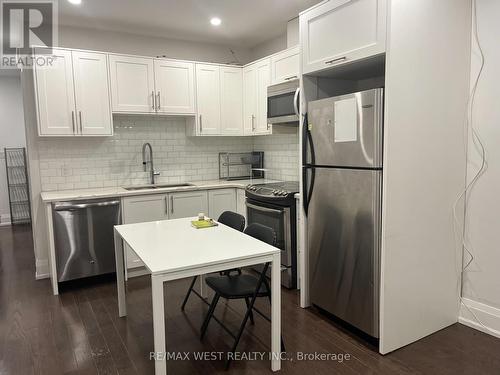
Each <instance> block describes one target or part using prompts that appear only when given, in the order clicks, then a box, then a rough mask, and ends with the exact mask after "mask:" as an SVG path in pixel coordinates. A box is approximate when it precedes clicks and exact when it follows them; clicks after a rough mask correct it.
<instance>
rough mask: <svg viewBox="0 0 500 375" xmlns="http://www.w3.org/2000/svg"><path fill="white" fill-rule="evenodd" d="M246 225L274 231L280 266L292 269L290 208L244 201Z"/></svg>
mask: <svg viewBox="0 0 500 375" xmlns="http://www.w3.org/2000/svg"><path fill="white" fill-rule="evenodd" d="M246 206H247V220H248V224H249V225H250V224H253V223H258V224H262V225H265V226H267V227H270V228H272V229H274V231H275V233H276V247H278V248H280V249H281V264H282V265H283V266H285V267H287V268H289V267H292V241H291V239H292V234H291V228H290V208H289V207H279V206H274V205H270V204H265V203H262V202H255V201H253V200H249V199H247V200H246Z"/></svg>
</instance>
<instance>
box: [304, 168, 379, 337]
mask: <svg viewBox="0 0 500 375" xmlns="http://www.w3.org/2000/svg"><path fill="white" fill-rule="evenodd" d="M315 173H316V178H315V184H314V187H313V189H314V190H313V194H312V199H311V201H310V204H309V215H308V225H307V228H308V229H307V231H308V250H309V267H310V269H309V275H310V296H311V302H312V303H313V304H314V305H316V306H318V307H320V308H322V309H324V310H326V311H328V312H330V313H332V314H333V315H335V316H337V317H339V318H341V319H342V320H344V321H346V322H348V323H350V324H351V325H353V326H355V327H357V328H358V329H360V330H362V331H363V332H365V333H367V334H369V335H371V336H373V337H378V335H379V273H380V265H379V253H380V222H381V193H380V191H381V181H382V171H379V170H352V169H333V168H316V169H315Z"/></svg>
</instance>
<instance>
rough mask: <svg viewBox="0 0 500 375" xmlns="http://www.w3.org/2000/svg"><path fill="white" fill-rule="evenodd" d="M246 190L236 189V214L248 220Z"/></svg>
mask: <svg viewBox="0 0 500 375" xmlns="http://www.w3.org/2000/svg"><path fill="white" fill-rule="evenodd" d="M245 202H246V198H245V190H244V189H236V212H237V213H239V214H240V215H242V216H243V217H244V218H245V221H246V220H247V206H246V204H245Z"/></svg>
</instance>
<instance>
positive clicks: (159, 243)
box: [115, 218, 281, 274]
mask: <svg viewBox="0 0 500 375" xmlns="http://www.w3.org/2000/svg"><path fill="white" fill-rule="evenodd" d="M195 219H196V218H183V219H175V220H162V221H152V222H147V223H137V224H125V225H117V226H115V229H116V230H117V232H118V233H119V234H120V236H121V237H122V238H123V240H124V241H125V242H126V243H127V244H128V245H129V246H130V247H131V248H132V249H133V251H134V252H135V253H136V254H137V255H138V257H139V258H140V259H141V260H142V261H143V262H144V264H145V265H146V267H147V268H148V269H149V271H150V272H151V273H152V274H160V273H169V272H176V271H181V270H186V269H190V268H193V267H200V266H209V265H211V264H215V263H220V262H230V261H236V260H242V259H248V258H254V257H258V256H264V255H270V254H276V253H280V251H281V250H280V249H278V248H276V247H274V246H271V245H268V244H267V243H265V242H262V241H259V240H257V239H255V238H253V237H250V236H248V235H246V234H244V233H242V232H240V231H237V230H235V229H232V228H230V227H227V226H225V225H223V224H219V225H218V226H216V227H212V228H204V229H196V228H193V227H192V226H191V220H195ZM186 238H189V241H186ZM234 244H238V246H234Z"/></svg>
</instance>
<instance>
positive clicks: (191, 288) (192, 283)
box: [181, 276, 198, 311]
mask: <svg viewBox="0 0 500 375" xmlns="http://www.w3.org/2000/svg"><path fill="white" fill-rule="evenodd" d="M197 278H198V276H195V277H193V281H191V285H190V286H189V289H188V291H187V293H186V297H184V302H182V306H181V310H182V311H184V308H185V307H186V303H187V301H188V299H189V296H190V295H191V291H192V290H193V287H194V283H195V282H196V279H197Z"/></svg>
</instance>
